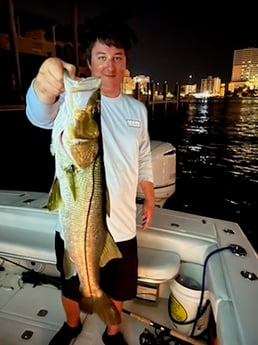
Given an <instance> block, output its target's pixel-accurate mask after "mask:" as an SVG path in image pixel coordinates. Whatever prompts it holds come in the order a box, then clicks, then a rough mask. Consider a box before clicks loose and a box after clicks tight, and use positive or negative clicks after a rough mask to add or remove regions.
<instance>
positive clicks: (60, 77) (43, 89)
mask: <svg viewBox="0 0 258 345" xmlns="http://www.w3.org/2000/svg"><path fill="white" fill-rule="evenodd" d="M64 69H66V70H67V71H68V73H69V76H70V77H71V78H73V79H74V78H75V73H76V67H75V66H74V65H72V64H69V63H67V62H65V61H63V60H61V59H59V58H56V57H50V58H48V59H46V60H45V61H44V62H43V63H42V65H41V66H40V69H39V71H38V74H37V76H36V78H35V80H34V85H33V86H34V90H35V92H36V95H37V96H38V98H39V99H40V101H41V102H42V103H45V104H53V103H55V101H56V98H57V97H58V96H59V95H60V94H61V93H62V92H64Z"/></svg>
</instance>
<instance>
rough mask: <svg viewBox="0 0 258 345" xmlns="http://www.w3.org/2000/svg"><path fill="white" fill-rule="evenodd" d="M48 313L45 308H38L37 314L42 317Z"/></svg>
mask: <svg viewBox="0 0 258 345" xmlns="http://www.w3.org/2000/svg"><path fill="white" fill-rule="evenodd" d="M47 313H48V311H47V310H46V309H40V311H39V312H38V314H37V315H38V316H41V317H44V316H46V315H47Z"/></svg>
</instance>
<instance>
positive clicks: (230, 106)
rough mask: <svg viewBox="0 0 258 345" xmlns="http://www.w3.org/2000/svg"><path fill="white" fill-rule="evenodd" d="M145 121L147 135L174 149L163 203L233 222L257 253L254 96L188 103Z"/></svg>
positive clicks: (257, 114)
mask: <svg viewBox="0 0 258 345" xmlns="http://www.w3.org/2000/svg"><path fill="white" fill-rule="evenodd" d="M159 107H160V109H158V108H157V110H156V111H155V116H154V119H153V120H152V121H150V133H151V137H152V138H153V139H159V140H167V141H170V142H171V143H172V144H173V145H174V146H175V147H176V148H177V184H176V192H175V194H174V195H173V196H172V197H171V198H170V200H168V202H167V203H166V205H165V206H166V207H168V208H173V209H176V210H180V211H186V212H190V213H195V214H201V215H206V216H210V217H216V218H221V219H226V220H230V221H234V222H237V223H239V225H240V226H241V227H242V229H243V230H244V232H245V234H246V235H247V237H248V238H249V239H250V241H251V242H252V244H253V245H254V247H255V249H256V251H258V241H257V238H258V219H257V216H258V201H257V196H258V174H257V172H258V99H254V98H252V99H241V100H232V99H230V100H224V101H220V102H209V103H202V102H199V103H193V104H189V106H188V108H187V109H186V108H185V109H184V110H181V111H180V112H179V113H178V114H175V113H174V112H172V111H171V110H170V109H168V111H167V115H166V116H164V109H162V106H159Z"/></svg>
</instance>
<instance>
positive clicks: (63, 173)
mask: <svg viewBox="0 0 258 345" xmlns="http://www.w3.org/2000/svg"><path fill="white" fill-rule="evenodd" d="M64 82H65V89H66V101H65V103H64V104H63V105H62V106H61V108H60V111H59V113H58V115H57V117H56V120H55V124H54V127H53V131H52V142H51V147H52V153H53V154H54V156H55V179H54V182H53V185H52V187H51V189H50V193H49V200H48V209H49V210H50V211H53V210H55V209H58V210H59V219H60V222H61V226H62V230H63V235H64V243H65V257H64V271H65V276H66V278H67V279H68V278H69V277H71V276H72V275H75V274H76V273H78V276H79V279H80V292H81V300H80V307H81V310H83V311H84V312H87V313H97V314H98V315H99V317H100V318H101V319H102V320H103V321H104V322H105V323H106V324H118V323H120V322H121V319H120V315H119V313H118V311H117V309H116V307H115V306H114V304H113V303H112V301H111V300H110V298H108V296H107V295H106V294H105V293H104V291H103V290H102V289H101V288H100V286H99V268H100V266H104V265H105V264H106V263H107V262H108V261H109V260H111V259H113V258H121V253H120V251H119V250H118V248H117V246H116V244H115V242H114V241H113V238H112V236H111V234H110V233H109V231H108V228H107V224H106V215H107V214H108V213H109V204H108V198H107V195H108V194H107V193H106V191H107V188H106V184H105V173H104V163H103V149H102V140H101V130H100V119H98V118H97V117H98V115H100V110H98V109H99V99H100V79H99V78H95V77H88V78H81V79H77V80H72V79H70V78H69V77H68V76H67V74H66V73H65V74H64Z"/></svg>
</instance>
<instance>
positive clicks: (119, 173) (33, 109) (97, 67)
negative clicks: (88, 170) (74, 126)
mask: <svg viewBox="0 0 258 345" xmlns="http://www.w3.org/2000/svg"><path fill="white" fill-rule="evenodd" d="M87 42H88V54H87V56H88V65H89V68H90V71H91V75H92V76H96V77H100V78H101V130H102V138H103V150H104V167H105V174H106V182H107V187H108V190H109V194H110V205H111V210H110V217H107V224H108V229H109V231H110V233H111V235H112V236H113V238H114V240H115V242H116V244H117V246H118V248H119V249H120V252H121V253H122V259H118V260H111V261H110V262H109V263H108V264H107V265H106V266H105V267H104V268H100V286H101V288H102V289H103V290H104V291H105V292H106V293H107V295H108V296H109V297H110V298H111V300H112V301H113V303H114V305H115V306H116V308H117V310H118V312H119V313H120V315H121V314H122V307H123V302H124V301H126V300H129V299H132V298H134V297H135V296H136V289H137V268H138V257H137V240H136V191H137V185H138V183H140V185H141V188H142V190H143V192H144V195H145V200H144V203H143V206H142V219H143V228H144V229H146V228H147V227H148V226H149V225H150V222H151V220H152V217H153V212H154V188H153V175H152V163H151V152H150V140H149V134H148V129H147V127H148V124H147V119H148V117H147V110H146V107H145V106H144V104H143V103H142V102H140V101H138V100H136V99H135V98H133V97H131V96H127V95H124V94H122V93H121V84H122V81H123V77H124V75H125V72H126V68H127V62H128V52H129V50H130V48H131V36H130V32H129V31H128V27H127V26H126V25H125V24H122V23H115V22H114V21H113V22H112V23H105V22H104V21H102V23H101V24H100V25H97V26H95V27H94V28H93V29H92V30H91V31H90V32H89V33H88V37H87ZM64 69H66V70H68V71H69V75H70V77H71V78H75V66H73V65H71V64H68V63H66V62H64V61H62V60H60V59H58V58H48V59H46V60H45V62H44V63H43V64H42V65H41V67H40V69H39V72H38V74H37V76H36V78H35V79H34V80H33V81H32V83H31V86H30V88H29V90H28V92H27V96H26V103H27V105H26V112H27V116H28V119H29V120H30V121H31V122H32V124H34V125H35V126H38V127H41V128H48V129H52V127H53V124H54V121H55V118H56V116H57V114H58V111H59V107H60V105H61V104H62V102H64V99H65V97H66V96H65V90H64V77H63V73H64ZM58 228H59V227H58V226H57V229H56V230H57V231H56V256H57V267H58V269H59V270H60V272H61V277H63V268H62V260H63V247H64V244H63V239H62V229H58ZM58 230H60V232H59V231H58ZM78 299H79V279H78V276H74V277H72V278H71V279H69V280H65V279H63V280H62V303H63V307H64V311H65V314H66V322H65V323H64V324H63V326H62V328H61V329H60V330H59V332H58V333H57V334H56V335H55V336H54V338H53V339H52V340H51V341H50V343H49V345H55V344H56V345H59V344H62V345H66V344H67V345H68V344H70V341H71V339H73V338H74V337H76V336H77V335H78V334H79V333H80V332H81V330H82V325H81V322H80V307H79V303H78ZM119 326H120V325H119V324H116V325H108V326H107V327H106V329H105V332H104V333H103V336H102V339H103V343H104V344H106V345H109V344H110V345H115V344H117V345H126V344H127V343H126V341H125V339H124V337H123V335H122V333H121V332H120V331H119Z"/></svg>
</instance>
